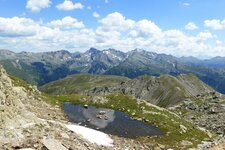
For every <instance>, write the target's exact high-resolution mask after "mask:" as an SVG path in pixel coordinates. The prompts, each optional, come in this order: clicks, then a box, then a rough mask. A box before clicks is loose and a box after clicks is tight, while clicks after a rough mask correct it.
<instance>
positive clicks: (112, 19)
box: [100, 12, 135, 30]
mask: <svg viewBox="0 0 225 150" xmlns="http://www.w3.org/2000/svg"><path fill="white" fill-rule="evenodd" d="M100 23H101V24H102V27H103V28H104V29H106V30H127V29H130V28H132V27H133V26H134V24H135V21H133V20H130V19H126V18H125V17H124V16H123V15H122V14H120V13H118V12H114V13H111V14H109V15H107V16H106V17H105V18H103V19H102V20H100Z"/></svg>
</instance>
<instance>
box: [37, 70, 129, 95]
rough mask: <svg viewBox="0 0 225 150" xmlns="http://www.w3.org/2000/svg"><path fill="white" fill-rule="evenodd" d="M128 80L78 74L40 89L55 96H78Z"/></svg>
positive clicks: (117, 77)
mask: <svg viewBox="0 0 225 150" xmlns="http://www.w3.org/2000/svg"><path fill="white" fill-rule="evenodd" d="M126 80H129V79H128V78H126V77H119V76H103V75H91V74H78V75H72V76H68V77H66V78H64V79H61V80H58V81H54V82H51V83H49V84H46V85H44V86H42V87H40V88H39V89H40V90H41V91H43V92H45V93H48V94H53V95H58V94H72V93H73V94H77V93H80V92H83V91H85V90H88V89H91V88H93V87H102V86H115V85H118V84H120V83H121V82H122V81H126Z"/></svg>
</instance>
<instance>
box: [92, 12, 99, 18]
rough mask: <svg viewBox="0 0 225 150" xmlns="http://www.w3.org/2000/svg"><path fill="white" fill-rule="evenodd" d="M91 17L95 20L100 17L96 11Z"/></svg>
mask: <svg viewBox="0 0 225 150" xmlns="http://www.w3.org/2000/svg"><path fill="white" fill-rule="evenodd" d="M92 16H93V17H95V18H99V17H100V15H99V13H97V12H96V11H95V12H93V14H92Z"/></svg>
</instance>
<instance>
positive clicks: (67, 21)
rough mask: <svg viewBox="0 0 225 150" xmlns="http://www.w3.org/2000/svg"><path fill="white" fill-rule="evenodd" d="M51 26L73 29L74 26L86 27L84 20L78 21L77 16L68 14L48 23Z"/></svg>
mask: <svg viewBox="0 0 225 150" xmlns="http://www.w3.org/2000/svg"><path fill="white" fill-rule="evenodd" d="M48 25H49V26H51V27H55V28H61V29H73V28H84V27H85V26H84V24H83V22H80V21H78V20H77V19H76V18H72V17H70V16H66V17H64V18H62V19H61V20H53V21H51V22H50V23H48Z"/></svg>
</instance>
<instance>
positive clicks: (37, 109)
mask: <svg viewBox="0 0 225 150" xmlns="http://www.w3.org/2000/svg"><path fill="white" fill-rule="evenodd" d="M71 126H72V127H73V125H71V123H69V122H67V119H66V117H65V116H64V114H63V113H61V110H60V108H59V106H54V107H53V106H51V105H50V104H48V103H45V102H43V101H42V100H41V94H40V92H39V91H37V90H36V89H35V88H34V87H29V90H28V89H25V88H23V87H16V86H14V84H13V83H12V80H11V79H10V78H9V77H8V75H7V73H6V72H5V70H4V69H3V68H2V67H0V149H1V150H14V149H25V148H30V149H41V150H45V149H49V150H64V149H65V150H68V149H70V150H76V149H79V150H86V149H112V148H113V149H126V148H128V149H150V148H151V146H146V145H143V144H140V143H139V142H137V141H133V140H127V139H123V138H118V137H114V136H109V135H106V136H108V138H110V139H112V145H110V146H107V145H105V146H104V144H101V143H100V144H99V143H97V144H96V143H94V142H92V141H88V139H85V138H84V136H81V135H80V134H77V133H75V132H73V129H71V128H70V127H71ZM98 138H101V137H98ZM103 140H104V139H103Z"/></svg>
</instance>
